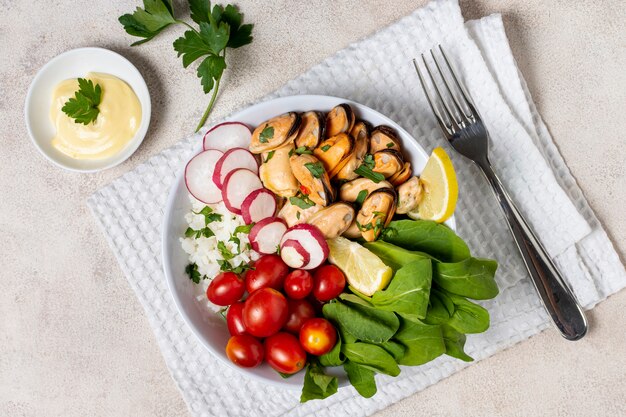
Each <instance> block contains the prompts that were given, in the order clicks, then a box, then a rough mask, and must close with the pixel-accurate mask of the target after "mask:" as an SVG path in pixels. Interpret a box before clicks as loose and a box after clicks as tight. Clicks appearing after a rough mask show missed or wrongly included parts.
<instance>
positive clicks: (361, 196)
mask: <svg viewBox="0 0 626 417" xmlns="http://www.w3.org/2000/svg"><path fill="white" fill-rule="evenodd" d="M366 197H367V190H361V191H359V194H358V195H357V196H356V202H357V203H359V204H363V202H364V201H365V198H366Z"/></svg>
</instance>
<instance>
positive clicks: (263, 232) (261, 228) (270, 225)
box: [248, 217, 287, 255]
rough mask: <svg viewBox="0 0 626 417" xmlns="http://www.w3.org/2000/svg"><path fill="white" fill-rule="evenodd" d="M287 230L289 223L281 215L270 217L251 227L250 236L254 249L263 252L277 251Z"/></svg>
mask: <svg viewBox="0 0 626 417" xmlns="http://www.w3.org/2000/svg"><path fill="white" fill-rule="evenodd" d="M286 231H287V223H285V221H284V220H283V219H281V218H279V217H268V218H266V219H263V220H261V221H260V222H258V223H256V224H255V225H254V226H252V229H250V234H249V235H248V238H249V239H250V245H251V246H252V249H254V250H255V251H257V252H259V253H262V254H266V255H267V254H271V253H276V251H277V250H278V247H279V245H280V241H281V239H282V237H283V235H284V234H285V232H286Z"/></svg>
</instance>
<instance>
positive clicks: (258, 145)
mask: <svg viewBox="0 0 626 417" xmlns="http://www.w3.org/2000/svg"><path fill="white" fill-rule="evenodd" d="M301 123H302V118H301V117H300V114H299V113H295V112H289V113H285V114H281V115H280V116H276V117H273V118H271V119H269V120H267V121H265V122H263V123H261V124H260V125H259V126H257V128H256V129H254V132H252V139H250V152H252V153H261V152H266V151H271V150H272V149H276V148H278V147H280V146H282V145H285V144H287V143H289V142H293V140H294V139H295V138H296V135H297V134H298V131H299V129H300V124H301Z"/></svg>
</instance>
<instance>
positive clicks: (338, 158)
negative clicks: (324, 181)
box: [313, 133, 354, 178]
mask: <svg viewBox="0 0 626 417" xmlns="http://www.w3.org/2000/svg"><path fill="white" fill-rule="evenodd" d="M353 151H354V138H353V137H352V136H350V135H348V134H346V133H339V134H338V135H335V136H333V137H331V138H328V139H326V140H325V141H323V142H322V143H320V146H318V147H317V148H315V150H314V151H313V155H315V156H316V157H317V159H319V160H320V161H322V163H323V164H324V168H326V171H327V172H328V177H329V178H333V177H334V176H335V175H337V173H338V172H339V170H341V168H343V166H344V165H345V164H346V163H347V162H348V160H349V158H350V155H352V152H353Z"/></svg>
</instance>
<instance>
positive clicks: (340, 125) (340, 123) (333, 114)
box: [326, 103, 356, 137]
mask: <svg viewBox="0 0 626 417" xmlns="http://www.w3.org/2000/svg"><path fill="white" fill-rule="evenodd" d="M355 119H356V116H355V114H354V111H353V110H352V107H350V105H349V104H346V103H342V104H339V105H338V106H335V107H333V109H332V110H331V111H329V112H328V114H327V115H326V136H327V137H332V136H335V135H337V134H339V133H349V132H350V131H351V130H352V126H354V122H355Z"/></svg>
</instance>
